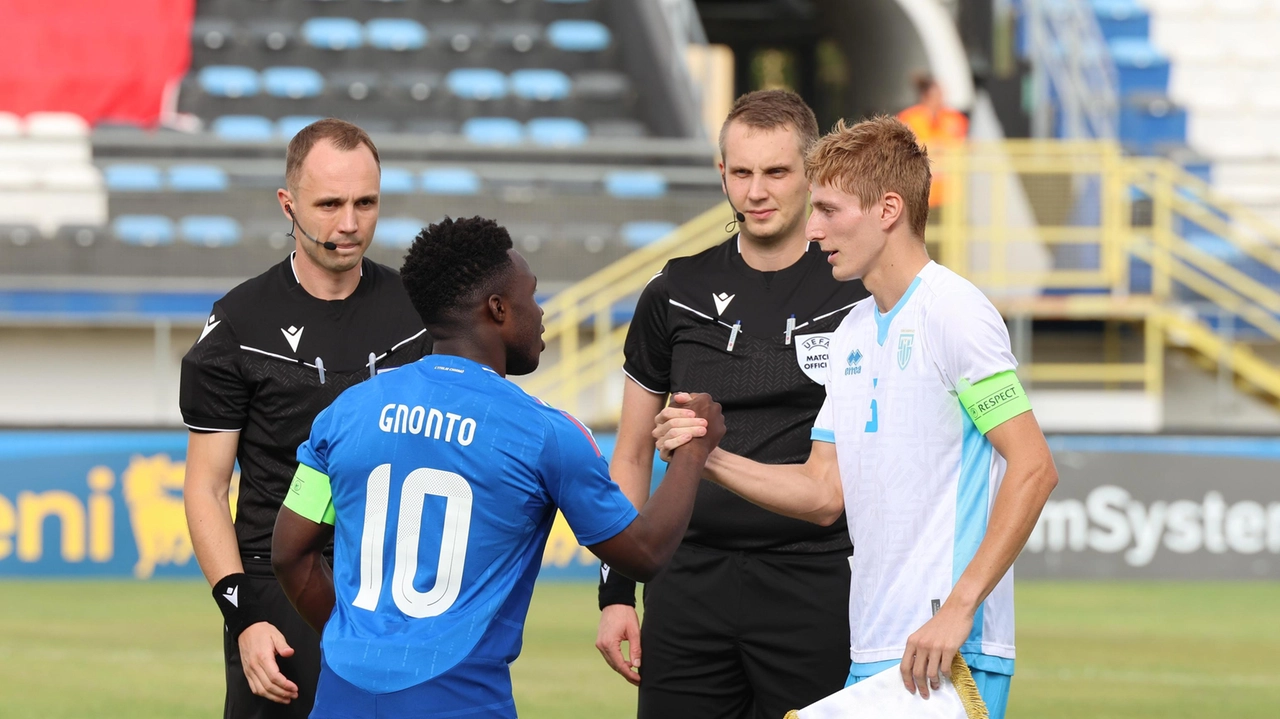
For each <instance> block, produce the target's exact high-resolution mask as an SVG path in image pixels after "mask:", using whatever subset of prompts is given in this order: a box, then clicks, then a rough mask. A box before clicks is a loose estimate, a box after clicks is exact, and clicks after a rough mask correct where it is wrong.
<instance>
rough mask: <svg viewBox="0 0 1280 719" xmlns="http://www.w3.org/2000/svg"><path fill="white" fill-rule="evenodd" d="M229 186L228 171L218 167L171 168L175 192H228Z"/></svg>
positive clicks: (170, 175)
mask: <svg viewBox="0 0 1280 719" xmlns="http://www.w3.org/2000/svg"><path fill="white" fill-rule="evenodd" d="M228 186H229V182H228V180H227V173H226V171H224V170H223V169H222V168H220V167H217V166H216V165H174V166H173V167H170V168H169V189H171V190H174V191H175V192H226V191H227V187H228ZM108 189H110V186H108Z"/></svg>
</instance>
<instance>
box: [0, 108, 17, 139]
mask: <svg viewBox="0 0 1280 719" xmlns="http://www.w3.org/2000/svg"><path fill="white" fill-rule="evenodd" d="M21 134H22V118H20V117H18V116H17V115H15V114H13V113H12V112H0V137H17V136H18V135H21Z"/></svg>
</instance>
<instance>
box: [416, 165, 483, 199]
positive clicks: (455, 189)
mask: <svg viewBox="0 0 1280 719" xmlns="http://www.w3.org/2000/svg"><path fill="white" fill-rule="evenodd" d="M422 190H423V191H424V192H426V193H428V194H431V195H478V194H480V176H479V175H477V174H476V173H474V172H472V171H471V170H468V169H467V168H465V167H439V168H435V169H432V170H424V171H423V173H422Z"/></svg>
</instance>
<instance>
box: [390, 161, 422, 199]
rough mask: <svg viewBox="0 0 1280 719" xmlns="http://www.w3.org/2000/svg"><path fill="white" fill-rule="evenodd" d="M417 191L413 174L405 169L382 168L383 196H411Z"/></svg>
mask: <svg viewBox="0 0 1280 719" xmlns="http://www.w3.org/2000/svg"><path fill="white" fill-rule="evenodd" d="M417 189H418V188H417V186H416V183H414V181H413V173H412V172H410V171H408V170H406V169H404V168H403V167H384V168H382V194H384V195H411V194H413V193H414V191H416V190H417Z"/></svg>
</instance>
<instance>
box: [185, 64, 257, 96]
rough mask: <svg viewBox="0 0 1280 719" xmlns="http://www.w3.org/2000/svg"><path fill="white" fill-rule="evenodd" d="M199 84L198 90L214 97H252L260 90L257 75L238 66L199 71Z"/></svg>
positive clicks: (247, 68)
mask: <svg viewBox="0 0 1280 719" xmlns="http://www.w3.org/2000/svg"><path fill="white" fill-rule="evenodd" d="M199 82H200V89H201V90H203V91H204V92H205V93H206V94H209V95H212V96H214V97H229V98H237V97H252V96H254V95H257V94H258V91H259V89H260V88H261V82H260V80H259V78H258V73H257V72H255V71H254V70H253V68H250V67H243V66H238V65H211V66H209V67H206V68H204V69H203V70H201V71H200V76H199Z"/></svg>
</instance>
